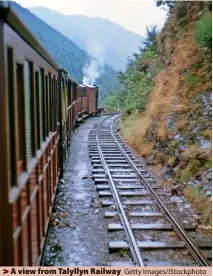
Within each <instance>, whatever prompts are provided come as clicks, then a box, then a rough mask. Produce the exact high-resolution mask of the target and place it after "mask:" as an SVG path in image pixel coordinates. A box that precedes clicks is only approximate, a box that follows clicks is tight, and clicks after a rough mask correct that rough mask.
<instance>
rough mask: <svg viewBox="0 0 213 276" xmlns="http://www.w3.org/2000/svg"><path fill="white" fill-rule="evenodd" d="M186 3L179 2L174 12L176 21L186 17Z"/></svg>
mask: <svg viewBox="0 0 213 276" xmlns="http://www.w3.org/2000/svg"><path fill="white" fill-rule="evenodd" d="M186 5H187V3H186V2H181V3H180V5H179V6H177V10H176V20H177V21H179V20H181V19H183V18H184V17H186V16H187V6H186Z"/></svg>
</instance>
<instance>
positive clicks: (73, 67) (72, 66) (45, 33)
mask: <svg viewBox="0 0 213 276" xmlns="http://www.w3.org/2000/svg"><path fill="white" fill-rule="evenodd" d="M11 5H12V6H13V8H14V9H15V10H16V12H17V13H18V14H19V16H20V18H21V19H22V20H23V22H24V23H25V24H26V25H27V26H28V28H30V29H31V31H32V33H33V34H34V35H35V36H36V37H37V38H38V40H39V41H40V42H41V44H42V45H43V46H44V48H45V49H47V51H48V52H49V53H50V54H51V56H52V57H53V58H54V59H55V60H56V62H57V63H58V64H59V65H60V66H61V67H63V68H65V69H66V70H67V71H68V72H69V75H70V76H71V77H72V78H73V79H74V80H75V81H77V82H78V83H82V80H83V77H84V73H83V71H84V72H85V71H88V70H83V69H84V68H85V69H88V68H87V65H90V64H91V57H90V56H89V55H88V54H87V52H86V51H84V50H82V49H80V48H79V47H77V46H76V45H75V43H73V42H72V41H71V40H69V39H68V38H67V37H65V36H64V35H62V34H61V33H60V32H58V31H56V30H55V29H53V28H52V27H50V26H49V25H48V24H46V23H45V22H44V21H42V20H41V19H39V18H38V17H37V16H35V15H34V14H32V13H31V12H30V11H29V10H27V9H25V8H23V7H21V6H20V5H18V4H17V3H15V2H11ZM89 69H92V70H93V71H94V72H91V74H93V79H95V78H96V77H97V79H96V81H95V84H96V85H98V86H99V87H100V92H101V97H102V98H103V97H105V95H107V94H108V93H109V92H111V91H115V90H116V89H118V87H119V82H118V79H117V72H116V71H115V70H113V69H112V67H110V66H108V65H104V64H101V66H96V67H95V68H91V67H89ZM98 72H101V73H102V75H99V74H98ZM85 73H88V72H85Z"/></svg>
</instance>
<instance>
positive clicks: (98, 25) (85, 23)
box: [30, 7, 142, 70]
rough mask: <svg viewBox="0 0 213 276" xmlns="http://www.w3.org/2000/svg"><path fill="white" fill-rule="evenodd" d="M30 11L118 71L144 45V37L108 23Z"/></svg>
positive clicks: (79, 16)
mask: <svg viewBox="0 0 213 276" xmlns="http://www.w3.org/2000/svg"><path fill="white" fill-rule="evenodd" d="M30 11H31V12H33V13H34V14H35V15H36V16H38V17H39V18H41V19H42V20H44V21H45V22H47V23H48V24H49V25H50V26H52V27H53V28H55V29H56V30H58V31H60V32H61V33H62V34H64V35H65V36H66V37H68V38H70V39H71V40H72V41H73V42H75V43H76V45H78V46H79V47H80V48H82V49H84V50H86V51H87V52H88V53H89V54H90V55H92V56H95V57H98V58H101V59H103V61H104V62H105V63H106V64H109V65H111V66H112V67H113V68H114V69H116V70H124V69H125V67H126V62H127V58H128V56H132V55H133V53H135V52H136V51H137V50H138V48H139V46H140V45H141V40H142V37H141V36H139V35H137V34H135V33H133V32H129V31H127V30H125V29H124V28H122V27H121V26H119V25H117V24H115V23H113V22H111V21H109V20H105V19H102V18H89V17H87V16H83V15H69V16H67V15H64V14H61V13H59V12H56V11H52V10H49V9H47V8H45V7H33V8H30Z"/></svg>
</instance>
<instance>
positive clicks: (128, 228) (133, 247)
mask: <svg viewBox="0 0 213 276" xmlns="http://www.w3.org/2000/svg"><path fill="white" fill-rule="evenodd" d="M111 116H112V115H111ZM111 116H108V117H107V118H104V119H103V120H102V121H101V122H100V123H99V125H98V127H97V131H96V143H97V149H98V153H99V155H100V159H101V162H102V165H103V168H104V171H105V174H106V176H107V177H108V180H109V182H110V184H111V186H110V187H111V190H112V194H113V196H114V199H115V201H116V203H117V205H118V207H119V211H120V218H121V221H122V222H123V226H124V231H125V233H126V235H127V236H128V238H129V241H130V250H131V253H132V256H133V259H134V261H135V263H136V264H137V265H138V266H141V267H142V266H144V263H143V260H142V258H141V253H140V250H139V248H138V245H137V242H136V240H135V237H134V234H133V232H132V229H131V226H130V224H129V221H128V218H127V216H126V213H125V211H124V209H123V206H122V203H121V200H120V197H119V194H118V192H117V189H116V187H115V183H114V180H113V178H112V175H111V173H110V171H109V168H108V166H107V163H106V161H105V159H104V155H103V152H102V150H101V146H100V142H99V131H100V126H101V125H102V123H103V122H104V121H105V120H107V119H108V118H110V117H111Z"/></svg>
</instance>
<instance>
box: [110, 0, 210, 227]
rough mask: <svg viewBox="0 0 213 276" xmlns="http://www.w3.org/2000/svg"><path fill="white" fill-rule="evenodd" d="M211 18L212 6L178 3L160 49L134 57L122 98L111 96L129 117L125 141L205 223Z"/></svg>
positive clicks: (123, 129) (160, 40)
mask: <svg viewBox="0 0 213 276" xmlns="http://www.w3.org/2000/svg"><path fill="white" fill-rule="evenodd" d="M211 16H212V14H211V3H210V2H201V1H200V2H188V1H180V2H177V3H176V4H174V3H173V5H172V6H171V8H170V15H169V18H168V20H167V22H166V24H165V26H164V28H163V30H162V31H161V33H160V34H158V35H157V46H156V48H154V50H153V49H150V45H147V46H146V48H145V49H144V50H143V51H141V52H140V53H139V55H135V58H134V60H133V61H131V62H130V63H129V66H128V69H127V71H126V72H125V74H124V75H122V76H121V82H122V84H123V89H122V91H121V92H119V93H118V95H117V97H115V95H113V97H114V99H116V100H117V108H119V109H122V110H123V112H124V115H123V119H122V122H121V132H122V135H123V136H124V138H125V139H126V141H127V142H128V143H129V144H130V145H131V146H133V147H134V148H135V149H136V150H137V151H138V152H139V153H140V154H141V155H142V156H143V157H144V158H145V160H146V163H147V165H151V166H152V167H154V168H155V170H157V171H158V172H159V173H160V174H159V175H161V178H162V180H163V182H164V183H168V184H170V185H172V190H173V192H174V193H176V194H183V193H184V194H185V195H186V196H187V197H188V198H189V199H190V200H191V201H192V202H193V204H194V205H195V206H196V208H197V210H198V212H199V213H200V214H201V219H202V220H203V221H204V222H206V223H209V222H210V221H211V199H210V196H211V181H212V176H211V137H212V130H211V128H212V125H211V115H212V113H211V112H212V111H211V95H212V91H211V90H212V84H211V46H212V34H211V29H212V25H211V24H212V23H211ZM147 39H148V42H150V41H151V42H152V39H150V37H149V35H148V36H147ZM150 52H151V53H150ZM124 95H125V96H124ZM119 96H120V97H119ZM111 99H112V96H111ZM109 103H110V101H109V99H107V100H106V104H108V106H107V107H108V108H110V105H109Z"/></svg>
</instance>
